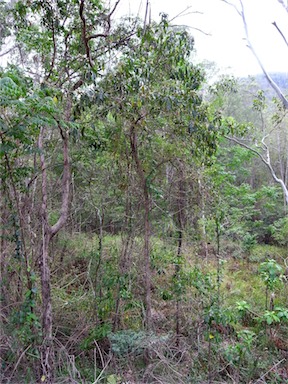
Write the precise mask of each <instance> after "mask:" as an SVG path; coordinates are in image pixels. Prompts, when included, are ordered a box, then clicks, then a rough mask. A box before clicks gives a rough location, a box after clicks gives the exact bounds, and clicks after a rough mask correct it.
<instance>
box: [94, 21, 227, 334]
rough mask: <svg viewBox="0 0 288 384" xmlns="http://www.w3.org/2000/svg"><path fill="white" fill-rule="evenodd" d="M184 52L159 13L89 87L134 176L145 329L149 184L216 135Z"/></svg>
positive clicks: (206, 149)
mask: <svg viewBox="0 0 288 384" xmlns="http://www.w3.org/2000/svg"><path fill="white" fill-rule="evenodd" d="M192 47H193V40H191V38H190V37H189V35H188V34H187V32H186V31H185V30H182V29H180V30H179V29H177V28H174V27H172V26H170V25H169V24H168V22H167V17H166V15H163V17H162V21H161V23H160V24H159V25H156V24H155V25H154V24H151V25H149V26H146V28H145V30H143V29H142V28H139V29H138V32H137V37H135V39H134V40H131V41H130V45H129V47H127V49H126V50H124V52H123V56H122V57H121V58H120V60H119V63H118V64H117V65H116V66H115V67H113V68H112V69H111V71H110V72H108V73H107V75H106V76H105V78H104V79H103V81H101V82H99V84H98V86H97V87H96V100H97V98H98V100H99V97H98V95H99V94H101V95H103V96H102V98H103V101H102V103H99V106H98V107H96V111H95V112H96V115H99V114H100V113H101V114H102V115H103V117H106V116H107V118H109V119H110V125H111V128H110V129H111V136H110V140H111V142H110V143H111V144H112V146H113V147H112V148H111V149H112V150H113V151H117V153H118V156H121V157H122V156H123V155H124V158H123V160H124V161H128V162H130V164H133V168H134V172H135V173H136V175H137V177H138V183H139V184H138V186H139V191H140V196H141V205H142V208H143V227H144V251H143V265H144V266H145V268H144V276H145V282H144V284H145V308H146V316H145V321H146V327H147V329H150V328H151V310H152V303H151V279H152V276H151V265H150V262H151V261H150V236H151V209H152V202H153V198H154V196H155V194H158V193H159V191H157V188H156V187H155V186H154V183H155V180H156V179H157V177H158V175H160V174H161V173H163V170H164V169H165V165H166V164H167V163H170V164H173V163H174V162H176V160H177V161H178V160H179V161H185V160H184V159H185V157H187V156H191V153H192V155H193V156H195V157H197V156H200V154H201V155H202V156H203V157H205V156H206V158H209V156H210V154H211V153H213V151H214V149H215V142H216V141H217V137H218V132H217V127H218V125H219V121H220V120H219V116H218V115H217V114H216V115H213V114H210V112H209V106H208V104H207V105H206V104H205V103H203V102H202V100H201V97H200V95H199V92H198V91H199V88H200V86H201V83H202V81H203V78H202V74H201V71H200V70H199V69H198V68H197V67H195V66H194V65H193V64H192V63H191V62H190V61H189V56H190V52H191V49H192ZM156 67H157V71H155V68H156ZM94 108H95V107H94ZM98 111H99V112H98ZM111 144H110V145H111ZM179 231H182V229H181V226H180V228H179Z"/></svg>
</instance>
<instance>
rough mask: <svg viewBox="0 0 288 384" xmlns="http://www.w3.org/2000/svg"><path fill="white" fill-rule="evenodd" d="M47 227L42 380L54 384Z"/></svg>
mask: <svg viewBox="0 0 288 384" xmlns="http://www.w3.org/2000/svg"><path fill="white" fill-rule="evenodd" d="M47 229H48V228H47V226H46V225H45V223H42V237H43V238H42V252H41V293H42V334H43V341H42V347H41V374H42V378H41V380H42V381H43V382H44V383H49V384H50V383H53V379H54V349H53V334H52V324H53V323H52V300H51V276H50V266H49V243H50V233H49V232H48V231H47Z"/></svg>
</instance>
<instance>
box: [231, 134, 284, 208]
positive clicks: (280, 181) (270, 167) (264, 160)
mask: <svg viewBox="0 0 288 384" xmlns="http://www.w3.org/2000/svg"><path fill="white" fill-rule="evenodd" d="M224 137H225V138H226V139H228V140H230V141H233V142H234V143H236V144H239V145H241V147H244V148H246V149H248V150H249V151H251V152H253V153H255V154H256V155H257V156H258V157H259V158H260V159H261V160H262V161H263V163H264V164H265V165H266V166H267V168H268V169H269V171H270V173H271V176H272V178H273V179H274V181H275V182H276V183H278V184H280V186H281V188H282V191H283V194H284V196H285V201H286V204H288V188H287V186H286V184H285V183H284V181H283V180H282V179H280V178H279V177H277V175H276V173H275V171H274V168H273V166H272V165H271V161H270V154H269V148H268V146H267V144H266V143H265V142H264V140H265V138H266V137H267V136H264V137H263V139H262V140H261V143H262V144H263V146H264V149H263V150H264V151H266V154H267V160H266V159H265V157H264V156H263V155H262V154H261V153H260V152H259V151H257V150H256V149H254V148H252V147H250V146H249V145H247V144H245V143H242V142H241V141H240V140H238V139H237V138H235V137H230V136H224Z"/></svg>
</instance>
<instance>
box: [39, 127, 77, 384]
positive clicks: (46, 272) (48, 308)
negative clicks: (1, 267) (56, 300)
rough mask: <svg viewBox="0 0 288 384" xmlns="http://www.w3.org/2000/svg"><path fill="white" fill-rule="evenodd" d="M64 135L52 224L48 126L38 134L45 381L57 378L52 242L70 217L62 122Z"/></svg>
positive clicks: (42, 367) (66, 144) (66, 160)
mask: <svg viewBox="0 0 288 384" xmlns="http://www.w3.org/2000/svg"><path fill="white" fill-rule="evenodd" d="M58 128H59V130H60V134H61V137H62V150H63V176H62V204H61V209H60V217H59V219H58V221H57V222H56V223H55V224H54V225H53V226H50V225H49V223H48V206H47V200H48V186H47V166H46V162H45V155H44V150H43V140H44V128H41V130H40V134H39V138H38V148H39V151H40V163H41V174H42V206H41V221H42V247H41V262H40V265H41V294H42V337H43V340H42V346H41V361H40V363H41V382H42V383H46V384H53V382H54V350H53V328H52V327H53V316H52V299H51V276H50V259H49V244H50V241H51V239H52V238H53V236H55V235H56V234H57V233H58V232H59V230H60V229H61V228H62V227H63V226H64V224H65V223H66V220H67V217H68V207H69V189H70V164H69V151H68V133H64V132H63V130H62V129H61V127H60V126H58Z"/></svg>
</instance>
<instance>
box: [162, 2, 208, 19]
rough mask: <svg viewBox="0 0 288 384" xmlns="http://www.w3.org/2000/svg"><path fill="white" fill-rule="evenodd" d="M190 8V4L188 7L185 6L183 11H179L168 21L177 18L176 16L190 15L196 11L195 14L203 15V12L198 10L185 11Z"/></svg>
mask: <svg viewBox="0 0 288 384" xmlns="http://www.w3.org/2000/svg"><path fill="white" fill-rule="evenodd" d="M191 8H192V6H191V5H190V6H189V7H187V8H185V9H184V10H183V11H181V12H179V13H178V14H177V15H176V16H174V17H173V18H172V19H170V20H169V23H171V22H172V21H173V20H175V19H177V18H178V17H184V16H188V15H191V14H192V13H193V14H195V13H197V14H201V15H203V12H200V11H190V12H187V11H188V10H189V9H191Z"/></svg>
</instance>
